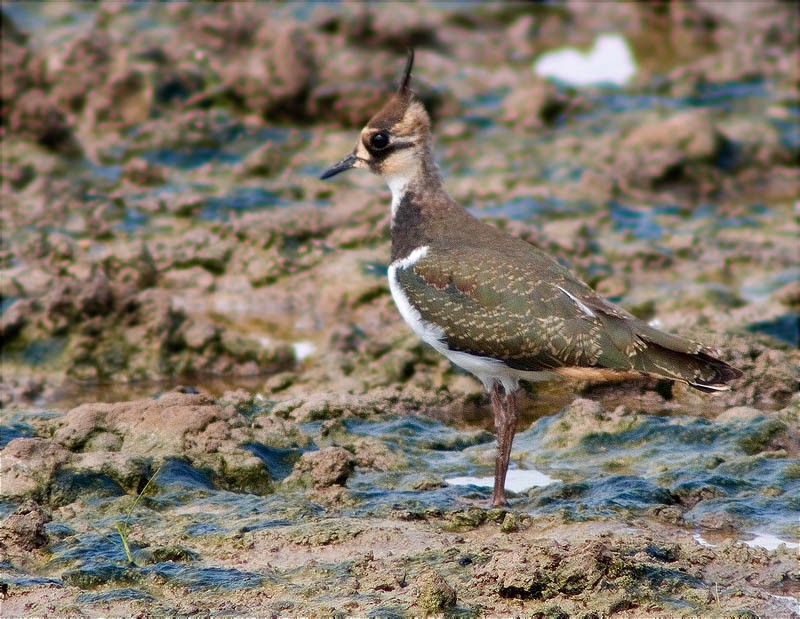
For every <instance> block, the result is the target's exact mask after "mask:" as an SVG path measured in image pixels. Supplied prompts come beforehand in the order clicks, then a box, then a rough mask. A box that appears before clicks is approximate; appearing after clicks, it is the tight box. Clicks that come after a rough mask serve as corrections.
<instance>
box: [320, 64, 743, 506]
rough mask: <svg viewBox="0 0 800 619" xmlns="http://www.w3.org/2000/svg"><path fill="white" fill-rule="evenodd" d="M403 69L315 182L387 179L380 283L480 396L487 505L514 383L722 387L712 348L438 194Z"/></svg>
mask: <svg viewBox="0 0 800 619" xmlns="http://www.w3.org/2000/svg"><path fill="white" fill-rule="evenodd" d="M413 66H414V50H413V49H410V50H409V51H408V56H407V58H406V62H405V67H404V69H403V73H402V77H401V79H400V84H399V87H398V88H397V90H396V91H395V92H394V93H393V94H392V95H391V97H390V98H389V100H388V101H387V102H386V104H385V105H384V106H383V108H381V109H380V110H379V111H378V112H377V113H376V114H375V115H374V116H373V117H372V118H371V119H370V120H369V122H368V123H367V124H366V126H365V127H364V128H363V129H362V130H361V134H360V137H359V139H358V141H357V143H356V146H355V148H354V149H353V151H352V152H351V153H350V154H348V155H347V156H346V157H344V158H343V159H342V160H341V161H338V162H337V163H335V164H333V165H331V166H330V167H328V168H327V169H326V170H325V171H324V172H323V173H322V175H321V177H320V178H321V179H323V180H324V179H329V178H331V177H333V176H336V175H337V174H340V173H342V172H344V171H346V170H349V169H351V168H355V169H363V170H368V171H370V172H372V173H374V174H377V175H378V176H381V177H382V178H383V179H384V180H385V181H386V183H387V184H388V186H389V190H390V191H391V196H392V201H391V227H390V232H391V262H390V264H389V268H388V279H389V290H390V292H391V295H392V297H393V299H394V302H395V304H396V306H397V309H398V310H399V312H400V315H401V316H402V318H403V319H404V320H405V321H406V322H407V323H408V325H409V326H410V327H411V329H412V330H413V331H414V333H416V334H417V335H418V336H419V337H420V338H421V339H422V340H423V341H424V342H426V343H427V344H429V345H430V346H432V347H433V348H434V349H435V350H436V351H438V352H439V353H441V354H442V355H444V356H445V357H447V358H448V359H449V360H450V361H451V362H452V363H453V364H455V365H457V366H459V367H461V368H463V369H464V370H466V371H468V372H470V373H472V374H473V375H475V376H476V377H477V378H478V380H480V382H481V383H482V384H483V387H484V388H485V390H486V392H487V393H488V394H489V399H490V401H491V407H492V413H493V416H494V428H495V432H496V434H497V452H496V456H495V472H494V488H493V490H492V499H491V504H492V506H495V507H500V506H503V505H507V500H506V495H505V479H506V474H507V472H508V466H509V459H510V457H511V445H512V442H513V440H514V434H515V432H516V427H517V423H518V420H519V405H518V394H519V392H520V389H521V387H520V381H528V382H536V381H541V380H549V379H553V378H558V377H566V378H571V379H582V380H591V381H607V380H619V379H627V378H634V377H640V376H642V375H645V376H656V377H661V378H666V379H671V380H675V381H682V382H684V383H686V384H688V385H690V386H691V387H694V388H695V389H698V390H700V391H703V392H716V391H727V390H728V389H730V386H729V385H728V384H727V383H729V382H730V381H732V380H734V379H737V378H739V377H740V376H741V375H742V372H741V371H740V370H738V369H736V368H734V367H732V366H731V365H729V364H727V363H726V362H725V361H722V360H721V359H719V358H718V357H719V355H720V353H718V352H717V351H715V350H713V349H711V348H709V347H706V346H704V345H702V344H700V343H698V342H694V341H692V340H689V339H686V338H684V337H680V336H677V335H671V334H669V333H666V332H663V331H660V330H658V329H656V328H654V327H653V326H651V325H649V324H648V323H646V322H644V321H642V320H640V319H638V318H636V317H635V316H633V315H632V314H631V313H629V312H628V311H626V310H625V309H623V308H622V307H619V306H617V305H615V304H613V303H611V302H610V301H608V300H606V299H604V298H602V297H601V296H600V295H599V294H598V293H597V292H595V291H594V290H593V289H592V288H591V287H590V286H589V285H587V284H585V283H584V282H583V281H581V279H580V278H579V277H577V276H576V275H575V274H573V273H572V272H571V271H570V270H569V269H568V268H567V267H565V266H563V265H562V264H561V263H559V262H557V261H556V260H555V259H554V258H552V257H551V256H549V255H548V254H547V253H545V252H544V251H543V250H541V249H539V248H538V247H536V246H535V245H532V244H530V243H528V242H526V241H524V240H522V239H520V238H518V237H514V236H512V235H510V234H508V233H506V232H504V231H501V230H499V229H498V228H496V227H494V226H491V225H489V224H488V223H486V222H482V221H480V220H478V219H477V218H475V217H473V216H472V215H471V214H470V213H468V212H467V211H466V210H465V209H464V208H463V207H462V206H461V205H459V204H458V203H457V202H456V201H455V200H454V199H453V198H452V197H451V196H450V195H449V194H448V192H447V190H446V189H445V187H444V183H443V178H442V174H441V173H440V170H439V168H438V166H437V164H436V163H435V160H434V150H433V135H432V130H431V120H430V117H429V115H428V113H427V111H426V109H425V107H424V105H423V103H422V102H421V101H420V100H419V99H418V98H417V96H416V94H415V93H414V92H413V91H412V89H411V88H410V81H411V71H412V68H413Z"/></svg>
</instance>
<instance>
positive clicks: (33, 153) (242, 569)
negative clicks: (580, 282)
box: [0, 1, 800, 619]
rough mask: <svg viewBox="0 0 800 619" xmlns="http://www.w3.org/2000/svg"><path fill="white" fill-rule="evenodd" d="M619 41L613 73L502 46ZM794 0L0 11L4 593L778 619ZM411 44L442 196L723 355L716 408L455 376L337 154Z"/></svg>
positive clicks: (632, 391) (789, 386) (791, 421)
mask: <svg viewBox="0 0 800 619" xmlns="http://www.w3.org/2000/svg"><path fill="white" fill-rule="evenodd" d="M608 32H617V33H620V34H622V35H624V37H625V39H626V40H627V42H628V44H629V46H630V48H631V50H632V52H633V54H634V57H635V58H636V61H637V64H638V71H637V73H636V76H635V78H634V80H633V81H632V82H631V83H630V84H628V85H627V86H625V87H622V88H614V87H610V86H606V87H589V88H580V89H578V88H575V87H571V86H569V85H566V84H563V83H554V82H549V81H545V80H542V79H540V78H538V77H536V76H535V74H534V72H533V70H532V66H533V63H534V61H535V60H536V59H537V58H538V57H539V56H540V55H541V54H542V53H544V52H546V51H548V50H551V49H554V48H557V47H559V46H562V45H565V44H570V45H575V46H579V47H580V48H581V49H583V50H588V49H589V48H590V47H591V44H592V42H593V40H594V38H595V36H597V35H599V34H603V33H608ZM797 35H798V21H797V16H796V14H795V12H793V10H792V8H791V6H790V4H789V3H777V2H776V3H772V2H761V3H749V2H738V3H721V2H713V1H697V2H682V3H678V2H675V3H669V4H666V3H665V4H648V3H639V4H634V3H627V4H613V3H587V2H584V3H581V2H568V3H566V4H563V5H557V6H550V5H548V6H538V5H533V6H528V5H523V4H514V5H482V6H472V5H470V6H466V5H465V6H453V5H420V6H418V5H403V4H380V5H374V6H371V7H366V6H359V5H345V6H327V5H311V4H309V5H305V4H288V5H285V6H273V5H247V4H243V3H230V4H220V5H217V4H213V5H212V4H207V5H203V4H198V5H189V4H165V5H151V6H141V5H128V4H122V3H116V2H108V3H100V4H98V5H91V6H89V5H82V4H79V5H70V4H66V3H54V4H41V5H33V4H14V3H9V4H4V6H3V12H2V73H1V74H0V78H1V80H2V84H1V85H2V96H1V99H0V104H1V106H0V114H1V115H2V116H1V117H0V120H1V121H2V123H1V124H0V130H2V145H1V146H2V161H1V166H0V177H1V178H0V180H1V181H2V186H1V189H0V190H1V191H2V195H1V196H0V199H2V204H3V208H2V213H1V215H0V217H2V232H3V234H2V239H1V240H0V269H2V270H1V271H0V295H2V296H1V298H0V309H2V329H0V341H2V377H0V403H1V404H2V407H3V408H2V425H0V432H2V434H1V435H0V447H2V452H0V475H1V476H0V494H1V495H2V496H1V497H0V499H1V500H0V516H2V517H3V518H4V520H3V521H2V523H0V584H2V600H1V601H0V604H2V607H1V608H0V614H1V615H2V616H45V615H47V616H50V615H57V616H65V615H84V616H108V615H139V616H150V615H167V614H168V615H197V614H200V615H207V614H211V613H213V614H215V615H223V614H226V615H251V616H252V615H257V616H320V615H325V616H374V617H378V616H379V617H388V616H423V615H425V614H438V615H442V614H443V615H447V616H486V615H493V616H539V617H586V618H587V619H588V618H589V617H604V616H619V617H661V616H698V615H701V616H715V617H716V616H720V617H722V616H725V617H731V616H736V617H751V616H753V617H754V616H763V617H790V616H797V615H798V610H797V608H798V606H797V597H798V588H800V572H798V568H797V541H798V530H797V513H798V511H800V460H798V457H799V455H798V454H800V438H799V437H800V429H798V415H797V413H798V408H800V394H798V374H797V370H798V364H800V352H798V312H799V311H800V255H799V252H800V249H798V247H799V246H800V244H798V233H799V232H800V228H799V227H798V221H797V211H796V209H797V206H796V205H797V199H798V195H797V193H798V192H797V187H798V186H800V183H799V181H800V174H799V170H798V165H799V164H800V137H798V136H799V135H800V133H799V131H798V120H800V116H799V115H798V109H800V75H798V71H797V66H798V62H799V61H800V55H799V54H798V46H797V40H798V37H797ZM409 46H414V47H415V48H416V50H417V69H416V72H415V78H414V86H415V88H416V89H417V91H418V93H419V95H420V97H421V98H422V99H423V100H424V101H425V103H426V105H427V106H428V108H429V109H430V110H431V113H432V116H433V118H434V127H435V132H436V137H437V154H438V156H439V160H440V162H441V166H442V169H443V171H444V173H445V176H446V178H447V186H448V188H449V189H450V191H451V192H452V194H453V196H454V197H455V198H456V199H457V200H458V201H460V202H461V203H462V204H464V205H466V206H468V207H469V208H470V210H471V212H473V213H474V214H475V215H477V216H479V217H483V218H485V219H487V220H488V221H490V222H491V223H493V224H495V225H497V226H500V227H503V228H505V229H507V230H509V231H510V232H512V233H514V234H516V235H519V236H522V237H523V238H525V239H527V240H529V241H531V242H533V243H536V244H538V245H539V246H541V247H543V248H545V249H546V250H548V251H549V252H551V253H552V254H553V255H555V256H557V257H558V258H559V259H560V260H562V261H563V262H564V263H566V264H569V265H570V266H571V267H572V268H573V269H575V270H576V271H577V272H578V273H579V274H580V275H581V277H583V278H584V279H585V280H586V281H588V282H589V283H591V284H592V285H593V286H595V287H596V288H597V289H598V290H599V291H600V292H601V293H602V294H604V295H605V296H607V297H609V298H611V299H613V300H615V301H616V302H618V303H620V304H622V305H623V306H625V307H626V308H627V309H629V310H630V311H632V312H634V313H635V314H637V315H638V316H640V317H642V318H645V319H648V320H654V321H657V323H658V324H659V325H660V327H662V328H664V329H666V330H669V331H673V332H676V333H681V334H684V335H688V336H691V337H693V338H694V339H698V340H701V341H704V342H706V343H708V344H709V345H712V346H715V347H717V348H719V349H720V350H721V351H722V352H721V354H722V355H723V357H724V358H725V359H726V360H728V361H729V362H730V363H732V364H733V365H735V366H737V367H739V368H740V369H742V370H743V372H744V377H743V378H742V379H741V380H740V381H738V382H737V383H736V384H735V386H734V389H733V390H732V391H730V392H728V393H724V394H719V395H716V396H706V395H702V394H698V393H696V392H693V391H691V390H689V389H687V388H685V387H683V386H681V385H670V384H665V383H662V382H659V381H651V380H642V381H638V382H633V383H626V384H615V385H592V384H577V383H571V384H566V383H565V384H541V385H536V386H534V387H531V388H530V389H529V391H528V392H527V393H526V395H525V397H524V399H523V409H524V414H523V419H522V421H521V423H520V428H519V430H520V434H519V436H518V438H517V440H516V442H515V450H514V455H513V457H512V464H513V468H514V471H512V472H515V471H516V472H517V473H519V474H523V473H525V472H531V471H540V472H543V473H545V474H546V475H547V476H549V478H550V479H551V480H555V481H553V483H550V484H548V485H544V486H541V487H535V486H534V487H527V486H526V487H525V488H524V489H520V490H518V491H517V492H515V493H513V495H512V500H511V504H510V506H509V507H508V508H507V509H502V510H498V509H490V508H488V507H487V504H488V500H487V499H488V497H489V492H490V489H489V488H486V487H483V486H481V485H476V484H472V485H454V484H453V483H451V481H452V480H453V479H455V478H458V477H464V476H471V477H478V478H480V477H486V476H489V475H491V470H492V459H493V447H494V442H493V436H492V434H491V433H490V431H491V416H490V412H489V406H488V401H487V399H486V398H485V397H484V395H483V394H482V393H481V388H480V385H479V383H478V382H477V381H475V380H474V379H473V378H471V377H470V376H468V375H466V374H464V373H463V372H461V371H460V370H458V369H456V368H453V367H452V366H450V364H449V363H448V362H446V361H445V360H444V359H442V358H440V357H438V356H437V355H436V353H435V352H433V351H432V350H430V349H428V348H426V347H424V346H423V345H422V344H421V343H420V342H419V341H418V340H417V339H416V338H415V337H414V336H413V334H411V333H410V331H409V330H408V328H407V327H406V326H405V324H403V322H402V320H401V319H400V317H399V315H398V313H397V311H396V309H395V308H394V306H393V304H392V301H391V298H390V295H389V292H388V286H387V283H386V278H385V272H386V266H387V263H388V257H389V240H388V223H389V221H388V220H389V218H388V204H389V200H388V191H387V189H386V188H385V187H383V185H382V184H381V183H380V182H379V181H378V179H375V178H373V177H369V176H368V175H366V174H364V173H358V172H351V173H350V174H348V175H345V176H342V177H341V178H338V177H337V179H335V182H327V183H326V182H322V181H319V180H317V177H318V175H319V173H320V172H321V171H322V170H323V169H324V168H325V167H327V166H328V165H329V164H331V163H333V162H335V161H337V160H338V159H340V158H341V157H342V156H343V155H345V154H346V153H348V152H350V150H351V149H352V147H353V144H354V143H355V140H356V137H357V134H358V130H359V128H360V126H361V125H362V124H363V123H364V122H365V121H366V120H367V119H368V118H369V116H370V115H371V114H372V113H374V112H375V111H376V110H377V109H378V107H379V106H380V105H381V104H382V102H383V100H384V99H385V97H386V95H387V93H388V92H390V91H391V88H392V84H393V81H394V80H396V79H397V76H398V73H399V71H400V69H401V68H402V64H403V58H404V55H405V50H406V49H407V48H408V47H409Z"/></svg>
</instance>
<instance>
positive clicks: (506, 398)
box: [491, 384, 519, 507]
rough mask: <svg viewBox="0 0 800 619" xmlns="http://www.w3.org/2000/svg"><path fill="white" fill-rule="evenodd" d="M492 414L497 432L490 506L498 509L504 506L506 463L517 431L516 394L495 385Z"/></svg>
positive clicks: (492, 396) (492, 394)
mask: <svg viewBox="0 0 800 619" xmlns="http://www.w3.org/2000/svg"><path fill="white" fill-rule="evenodd" d="M491 398H492V412H493V413H494V429H495V431H496V432H497V457H496V459H495V464H494V492H492V506H494V507H498V506H500V505H505V504H506V494H505V485H506V473H508V461H509V459H510V458H511V443H512V442H513V441H514V433H515V432H516V431H517V420H518V419H519V411H518V410H517V393H516V391H513V392H511V393H506V392H505V389H503V387H502V386H500V385H499V384H496V385H495V386H494V388H493V389H492V393H491Z"/></svg>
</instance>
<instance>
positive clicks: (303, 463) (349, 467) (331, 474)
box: [291, 447, 354, 488]
mask: <svg viewBox="0 0 800 619" xmlns="http://www.w3.org/2000/svg"><path fill="white" fill-rule="evenodd" d="M353 468H354V459H353V454H351V453H350V452H349V451H347V450H346V449H344V448H342V447H324V448H323V449H320V450H319V451H311V452H307V453H304V454H303V456H302V457H301V458H300V461H299V462H298V463H297V464H296V465H295V467H294V471H293V472H292V475H291V477H293V478H297V477H299V476H301V475H303V474H304V473H307V474H308V475H309V476H310V481H311V484H312V485H313V486H314V488H327V487H329V486H343V485H344V484H345V482H346V481H347V478H348V477H350V475H351V474H352V473H353Z"/></svg>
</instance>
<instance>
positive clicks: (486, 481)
mask: <svg viewBox="0 0 800 619" xmlns="http://www.w3.org/2000/svg"><path fill="white" fill-rule="evenodd" d="M560 481H561V480H559V479H554V478H553V477H550V476H549V475H546V474H545V473H541V472H539V471H535V470H520V469H509V471H508V476H507V477H506V485H505V487H506V490H510V491H511V492H525V491H526V490H530V489H531V488H542V487H544V486H549V485H550V484H557V483H558V482H560ZM445 482H447V483H448V484H449V485H451V486H479V487H481V488H493V487H494V477H470V476H465V477H448V478H446V479H445Z"/></svg>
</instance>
